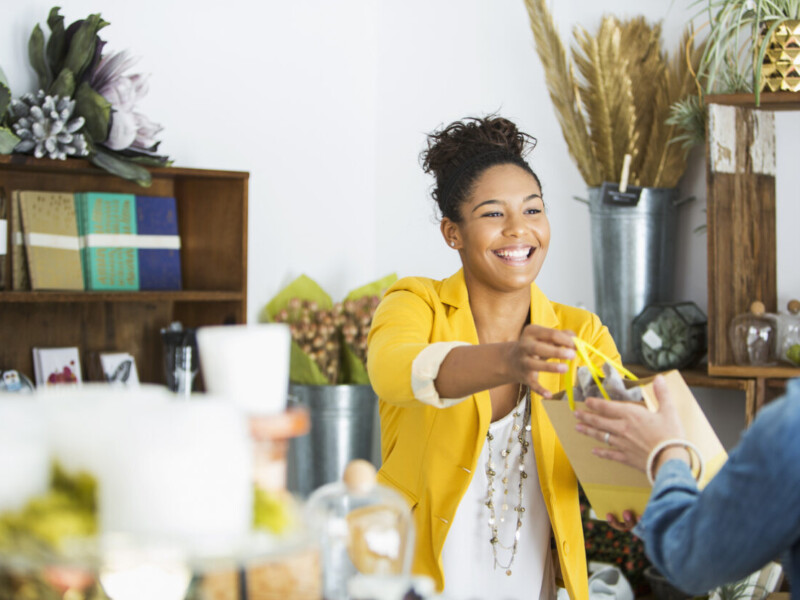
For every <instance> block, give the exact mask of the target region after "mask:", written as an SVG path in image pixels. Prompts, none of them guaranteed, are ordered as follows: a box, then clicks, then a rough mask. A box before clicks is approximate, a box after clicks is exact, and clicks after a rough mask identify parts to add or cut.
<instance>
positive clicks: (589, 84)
mask: <svg viewBox="0 0 800 600" xmlns="http://www.w3.org/2000/svg"><path fill="white" fill-rule="evenodd" d="M525 5H526V7H527V9H528V16H529V17H530V22H531V29H532V30H533V36H534V39H535V41H536V51H537V53H538V54H539V58H540V59H541V61H542V65H543V67H544V72H545V80H546V82H547V89H548V92H549V93H550V99H551V100H552V101H553V105H554V106H555V109H556V115H557V116H558V121H559V123H560V124H561V130H562V132H563V133H564V138H565V140H566V142H567V147H568V148H569V152H570V155H571V156H572V158H573V159H574V160H575V163H576V164H577V166H578V170H579V171H580V173H581V176H582V177H583V180H584V181H585V182H586V185H588V186H589V187H596V186H599V185H600V184H601V183H603V182H604V181H618V180H619V178H620V175H621V170H622V163H623V160H624V157H625V155H626V154H630V155H631V157H632V160H631V170H630V178H629V181H630V183H631V184H633V185H638V186H646V187H674V186H676V185H677V183H678V180H679V179H680V178H681V176H682V175H683V173H684V171H685V170H686V149H685V147H684V146H682V145H681V144H680V143H676V141H678V140H677V138H678V137H679V135H680V133H681V131H679V129H678V127H677V126H676V125H670V124H668V123H667V119H668V117H669V114H670V107H671V106H672V105H673V104H675V103H676V102H679V101H681V100H685V99H686V98H687V97H689V96H691V95H692V94H693V93H695V91H696V90H695V79H694V75H693V73H696V72H697V67H698V64H699V61H700V57H701V55H702V48H695V47H694V43H693V39H692V36H691V33H690V32H687V33H686V34H685V35H684V40H683V43H682V44H681V51H680V52H679V53H678V55H677V56H676V57H675V58H673V59H672V60H670V59H669V57H668V56H667V54H666V53H664V52H662V50H661V26H660V25H658V24H656V25H649V24H648V23H647V22H646V21H645V19H644V18H642V17H637V18H633V19H629V20H627V21H620V20H618V19H616V18H615V17H605V18H604V19H603V21H602V22H601V24H600V28H599V29H598V31H597V34H596V35H594V36H592V35H591V34H590V33H589V32H587V31H586V30H585V29H583V28H581V27H576V28H575V31H574V40H573V45H572V48H571V57H570V58H568V57H567V52H566V50H565V49H564V46H563V44H562V43H561V38H560V37H559V35H558V32H557V31H556V28H555V24H554V21H553V17H552V15H551V14H550V12H549V10H548V9H547V5H546V1H545V0H525Z"/></svg>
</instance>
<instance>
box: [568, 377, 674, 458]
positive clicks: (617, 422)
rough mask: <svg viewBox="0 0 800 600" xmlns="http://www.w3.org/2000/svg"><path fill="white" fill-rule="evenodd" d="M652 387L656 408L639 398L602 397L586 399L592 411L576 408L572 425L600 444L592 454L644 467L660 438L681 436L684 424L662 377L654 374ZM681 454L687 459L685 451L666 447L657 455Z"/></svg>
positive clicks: (670, 455) (665, 456) (661, 439)
mask: <svg viewBox="0 0 800 600" xmlns="http://www.w3.org/2000/svg"><path fill="white" fill-rule="evenodd" d="M653 389H654V390H655V393H656V398H657V399H658V404H659V407H658V411H657V412H652V411H650V410H648V409H647V407H645V406H644V405H643V404H641V403H638V402H615V401H611V402H609V401H608V400H604V399H602V398H588V399H587V400H586V408H588V409H589V411H591V412H589V411H584V410H577V411H575V416H576V417H577V419H578V424H577V425H576V426H575V429H576V430H577V431H578V432H580V433H582V434H584V435H588V436H590V437H593V438H594V439H596V440H597V441H599V442H601V443H602V444H603V446H601V447H598V448H594V449H593V450H592V452H593V453H594V454H595V455H597V456H599V457H601V458H607V459H610V460H616V461H618V462H621V463H624V464H626V465H630V466H632V467H634V468H636V469H639V470H640V471H644V470H645V467H646V466H647V457H648V456H649V454H650V452H651V451H652V450H653V448H655V447H656V446H657V445H658V444H659V443H660V442H662V441H664V440H667V439H671V438H683V437H684V432H683V426H682V425H681V421H680V418H679V416H678V412H677V410H676V408H675V405H674V404H673V403H672V399H671V398H670V396H669V392H668V391H667V384H666V382H665V381H664V378H663V377H660V376H659V377H656V378H655V381H653ZM684 456H685V460H686V462H689V454H688V452H686V451H685V450H683V449H679V448H669V449H667V450H665V451H664V452H662V453H661V455H660V456H659V459H662V460H663V459H665V458H667V457H669V458H673V457H675V458H684ZM660 462H661V461H659V462H658V463H656V467H658V466H660ZM655 470H657V468H656V469H654V471H655Z"/></svg>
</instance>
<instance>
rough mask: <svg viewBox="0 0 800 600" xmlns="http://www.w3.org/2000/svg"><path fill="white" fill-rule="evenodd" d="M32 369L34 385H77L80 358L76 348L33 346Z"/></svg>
mask: <svg viewBox="0 0 800 600" xmlns="http://www.w3.org/2000/svg"><path fill="white" fill-rule="evenodd" d="M33 371H34V375H35V379H36V387H42V386H46V385H77V384H79V383H81V382H82V381H83V378H82V377H81V359H80V355H79V354H78V349H77V348H76V347H74V346H72V347H69V348H34V349H33Z"/></svg>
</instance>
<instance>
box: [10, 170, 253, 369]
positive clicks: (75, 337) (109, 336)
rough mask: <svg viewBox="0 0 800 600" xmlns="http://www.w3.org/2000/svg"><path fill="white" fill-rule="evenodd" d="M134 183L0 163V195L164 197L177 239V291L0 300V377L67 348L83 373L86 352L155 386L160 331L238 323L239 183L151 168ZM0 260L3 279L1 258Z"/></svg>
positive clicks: (243, 199) (16, 295)
mask: <svg viewBox="0 0 800 600" xmlns="http://www.w3.org/2000/svg"><path fill="white" fill-rule="evenodd" d="M151 174H152V176H153V184H152V186H151V187H149V188H147V189H144V188H141V187H139V186H138V185H137V184H135V183H132V182H129V181H125V180H123V179H120V178H119V177H115V176H113V175H111V174H109V173H106V172H105V171H101V170H99V169H97V168H95V167H93V166H92V165H91V164H89V163H88V162H87V161H84V160H77V159H70V160H66V161H58V160H47V159H35V158H32V157H26V156H22V155H5V156H0V192H4V193H5V195H6V196H10V193H11V191H12V190H18V189H34V190H49V191H69V192H78V191H98V190H99V191H108V192H123V193H132V194H147V195H154V196H174V197H175V199H176V201H177V205H178V218H179V223H178V226H179V232H180V235H181V262H182V270H183V287H184V290H183V291H164V292H159V291H145V292H131V293H93V292H70V293H64V292H30V291H29V292H12V291H3V292H0V370H3V369H10V368H16V369H19V370H21V371H22V372H23V373H25V374H26V375H28V376H31V377H32V376H33V364H32V356H31V348H33V347H34V346H43V347H47V346H50V347H57V346H77V347H78V348H79V350H80V353H81V359H82V361H83V367H84V374H85V373H86V366H87V363H88V359H89V356H90V355H91V353H93V352H98V351H105V350H119V351H126V352H131V353H132V354H133V355H134V357H135V358H136V362H137V366H138V370H139V376H140V379H141V380H142V381H145V382H151V383H164V369H163V362H162V361H163V351H162V347H161V337H160V331H159V330H160V329H161V328H162V327H164V326H166V325H168V324H169V323H170V322H171V321H172V320H180V321H182V322H183V323H184V324H185V325H186V326H187V327H198V326H201V325H217V324H222V323H244V321H245V319H246V316H247V201H248V199H247V192H248V174H247V173H244V172H233V171H210V170H201V169H182V168H159V169H151ZM3 259H5V260H6V264H5V265H4V266H5V267H6V269H5V270H6V271H8V268H7V267H8V266H9V265H8V262H7V261H8V257H7V256H6V257H0V260H3Z"/></svg>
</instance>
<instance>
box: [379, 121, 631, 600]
mask: <svg viewBox="0 0 800 600" xmlns="http://www.w3.org/2000/svg"><path fill="white" fill-rule="evenodd" d="M534 145H535V140H534V139H533V138H532V137H530V136H529V135H527V134H525V133H522V132H520V131H519V130H518V129H517V127H516V126H515V125H514V124H513V123H512V122H511V121H509V120H507V119H504V118H502V117H495V116H492V117H486V118H483V119H466V120H464V121H458V122H455V123H453V124H451V125H449V126H447V127H445V128H443V129H442V130H440V131H437V132H434V133H432V134H431V135H429V136H428V147H427V149H426V150H425V151H424V152H423V155H422V158H423V167H424V169H425V170H426V171H427V172H428V173H430V174H432V175H433V176H434V177H435V179H436V186H435V188H434V190H433V193H432V196H433V198H434V200H435V201H436V203H437V205H438V207H439V210H440V212H441V232H442V236H443V238H444V241H445V243H446V245H447V246H448V247H449V248H450V249H451V250H456V251H457V252H458V253H459V257H460V259H461V263H462V269H460V270H459V271H458V272H457V273H456V274H454V275H452V276H451V277H449V278H447V279H444V280H441V281H436V280H431V279H425V278H421V277H409V278H405V279H401V280H400V281H398V282H397V283H396V284H395V285H393V286H392V287H391V288H390V289H389V291H388V292H387V293H386V296H385V297H384V299H383V301H382V302H381V304H380V306H379V307H378V309H377V311H376V313H375V316H374V318H373V323H372V329H371V330H370V335H369V351H368V358H367V366H368V370H369V375H370V380H371V382H372V386H373V388H374V390H375V392H376V393H377V395H378V397H379V398H380V416H381V443H382V455H383V467H382V468H381V470H380V472H379V474H378V477H379V480H380V481H381V482H382V483H384V484H386V485H389V486H391V487H393V488H395V489H397V490H398V491H400V492H401V493H402V494H403V495H404V496H405V497H406V499H407V500H408V501H409V503H410V504H411V505H412V506H413V507H414V519H415V524H416V531H417V541H416V548H415V550H416V551H415V559H414V571H415V572H416V573H420V574H425V575H429V576H431V577H433V578H434V579H435V580H436V583H437V586H438V587H439V589H440V590H441V589H444V590H445V592H446V594H447V596H448V598H453V599H454V600H460V599H462V598H482V599H484V600H491V599H492V598H514V599H519V600H522V599H537V600H538V599H545V600H551V599H553V598H555V595H556V585H557V582H558V583H560V584H562V585H564V586H565V587H566V589H567V591H568V593H569V595H570V597H571V598H573V599H576V600H584V599H586V598H588V589H587V570H586V558H585V553H584V551H583V547H584V543H583V534H582V527H581V518H580V511H579V504H578V488H577V482H576V479H575V476H574V474H573V472H572V469H571V467H570V466H569V462H568V461H567V458H566V455H565V454H564V451H563V449H562V448H561V446H560V444H559V442H558V440H557V438H556V436H555V432H554V431H553V429H552V427H551V426H550V423H549V421H548V419H547V417H546V416H545V415H544V413H543V410H542V408H541V403H540V399H541V397H542V396H546V397H549V396H551V395H552V394H553V393H555V392H558V391H561V390H563V389H564V384H565V373H566V371H567V365H566V364H565V363H564V362H563V361H564V360H565V359H571V358H573V357H574V356H575V351H574V348H575V347H574V343H573V341H572V339H573V337H574V336H576V335H577V336H578V337H579V338H581V339H583V340H585V341H587V342H589V343H591V344H592V345H594V346H595V347H597V348H598V349H600V350H601V351H602V352H603V353H604V354H606V355H607V356H609V357H613V358H614V359H616V360H618V359H619V354H618V352H617V350H616V348H615V346H614V342H613V340H612V339H611V336H610V335H609V333H608V330H607V329H606V328H605V327H604V326H603V325H602V324H601V323H600V321H599V319H598V318H597V317H596V316H595V315H593V314H591V313H589V312H587V311H585V310H581V309H577V308H573V307H569V306H564V305H561V304H557V303H555V302H551V301H550V300H548V299H547V297H546V296H545V295H544V293H543V292H542V291H541V290H540V289H539V288H538V287H537V285H536V284H535V283H534V280H535V279H536V277H537V276H538V274H539V271H540V269H541V267H542V264H543V262H544V259H545V257H546V255H547V250H548V247H549V244H550V224H549V222H548V219H547V214H546V212H545V204H544V197H543V195H542V186H541V182H540V181H539V178H538V177H537V175H536V174H535V173H534V172H533V170H532V169H531V167H530V166H529V165H528V163H527V162H526V161H525V158H524V156H525V155H526V153H527V152H528V151H529V150H530V149H532V148H533V146H534ZM534 474H535V475H534ZM553 548H555V549H556V550H557V554H558V559H557V563H555V564H554V562H553V560H552V559H551V549H553ZM556 565H557V566H558V567H560V569H558V568H556Z"/></svg>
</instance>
